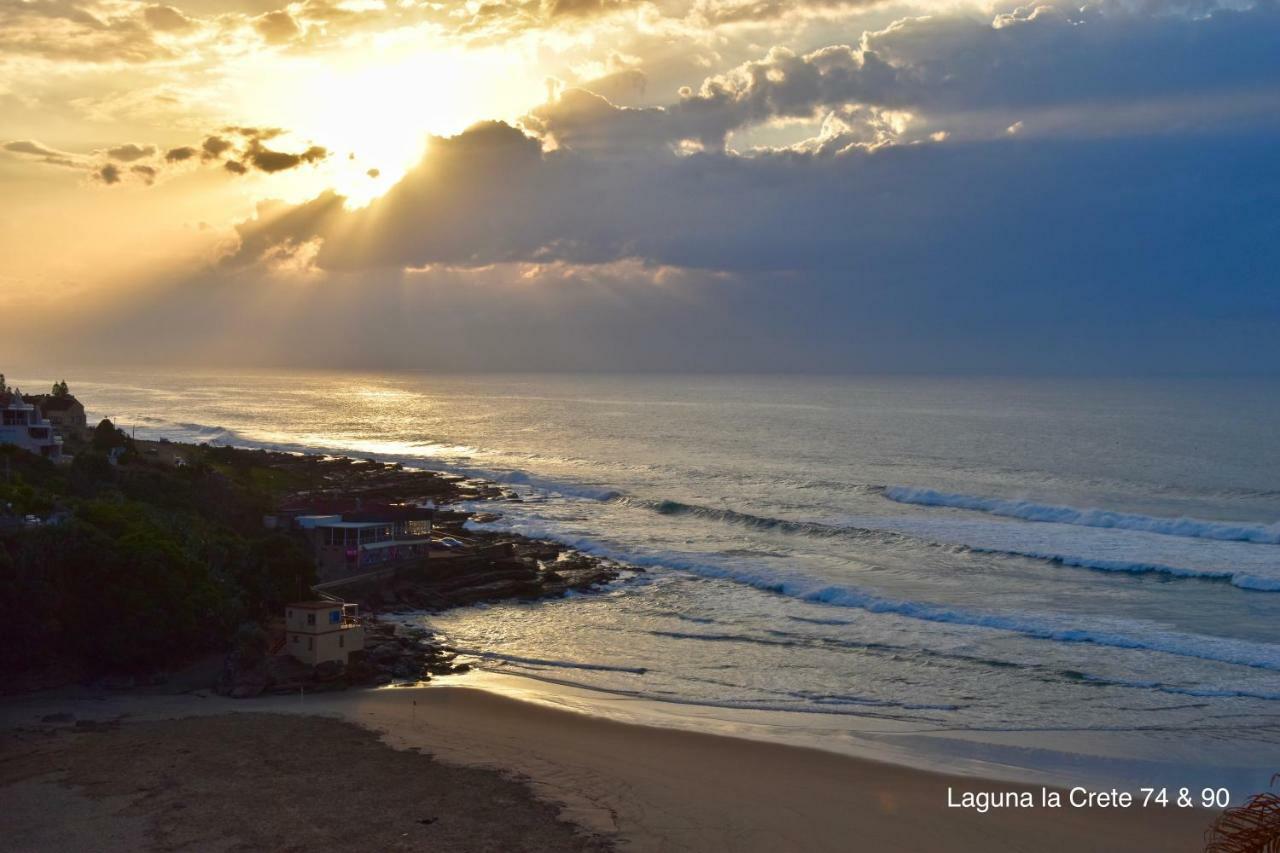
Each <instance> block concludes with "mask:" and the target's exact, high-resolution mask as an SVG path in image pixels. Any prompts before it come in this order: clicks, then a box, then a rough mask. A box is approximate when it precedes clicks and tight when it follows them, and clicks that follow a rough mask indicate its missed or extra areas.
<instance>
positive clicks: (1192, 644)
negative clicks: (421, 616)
mask: <svg viewBox="0 0 1280 853" xmlns="http://www.w3.org/2000/svg"><path fill="white" fill-rule="evenodd" d="M466 526H467V527H468V528H472V529H488V530H494V529H497V530H506V531H508V532H512V533H520V534H522V535H525V536H529V537H532V538H535V539H552V540H556V541H559V542H561V543H562V544H565V545H568V546H569V547H571V548H575V549H576V550H578V551H581V552H583V553H586V554H592V555H595V556H598V557H602V558H605V559H609V560H614V561H617V562H621V563H629V564H631V565H636V566H642V567H645V568H659V569H674V570H677V571H683V572H687V573H689V574H693V575H697V576H700V577H704V578H711V579H720V580H726V581H730V582H733V583H739V584H744V585H746V586H750V587H754V588H755V589H758V590H762V591H764V592H771V593H775V594H777V595H782V596H786V597H788V598H795V599H797V600H800V601H805V602H809V603H812V604H826V605H830V606H833V607H846V608H852V609H857V610H863V611H866V612H869V613H886V614H892V615H896V616H902V617H905V618H908V619H916V620H920V621H924V622H938V623H946V624H952V625H966V626H970V627H974V628H986V629H991V630H995V631H1007V632H1010V633H1014V634H1021V635H1023V636H1026V637H1030V638H1033V639H1038V640H1046V641H1051V642H1057V643H1079V644H1086V645H1096V646H1106V647H1109V648H1116V649H1129V650H1135V651H1149V652H1158V653H1161V654H1167V655H1173V656H1176V657H1184V658H1195V659H1199V660H1208V661H1217V662H1219V663H1225V664H1233V665H1236V666H1244V667H1251V668H1256V669H1266V670H1273V671H1277V672H1280V646H1277V645H1269V644H1261V643H1253V642H1249V641H1245V640H1232V639H1227V638H1224V637H1213V636H1206V635H1198V634H1183V633H1178V632H1174V631H1168V630H1166V629H1163V628H1160V627H1158V626H1155V625H1149V624H1145V623H1139V622H1134V621H1131V620H1123V619H1114V620H1103V619H1093V620H1089V619H1073V618H1071V617H1065V616H1054V615H1051V614H1037V613H1018V612H1014V613H996V612H987V611H978V610H970V609H967V608H962V607H951V606H946V605H939V604H933V603H929V602H923V601H913V600H909V599H897V598H890V597H887V596H883V595H879V594H877V593H873V592H870V591H868V590H865V589H860V588H858V587H854V586H841V585H823V584H822V583H821V582H818V581H815V580H814V579H812V578H808V577H805V576H804V575H801V574H798V573H793V572H787V571H779V570H774V569H770V568H765V567H759V566H749V565H744V564H741V563H736V562H735V563H734V564H731V565H721V564H716V563H714V562H711V561H710V559H709V557H710V555H697V554H686V553H681V552H675V551H663V552H657V553H648V554H641V553H636V552H631V551H627V550H622V549H618V548H615V547H612V546H610V545H607V544H604V543H602V542H599V541H597V540H594V539H591V538H590V537H586V536H574V535H569V534H566V533H564V532H563V531H561V530H560V529H559V528H558V527H556V526H555V525H551V524H546V523H543V522H539V521H531V520H530V521H512V520H510V519H500V520H498V521H495V522H490V523H487V524H478V523H476V522H474V521H470V522H467V525H466Z"/></svg>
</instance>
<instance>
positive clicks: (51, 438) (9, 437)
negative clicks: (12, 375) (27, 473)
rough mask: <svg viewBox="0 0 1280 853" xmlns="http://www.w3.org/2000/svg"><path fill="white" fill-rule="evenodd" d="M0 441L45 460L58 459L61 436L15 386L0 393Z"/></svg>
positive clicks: (60, 450)
mask: <svg viewBox="0 0 1280 853" xmlns="http://www.w3.org/2000/svg"><path fill="white" fill-rule="evenodd" d="M0 444H11V445H14V446H15V447H21V448H22V449H23V450H26V451H28V452H30V453H34V454H36V455H37V456H43V457H45V458H46V459H53V460H55V461H56V460H58V459H60V458H62V438H61V436H59V435H58V433H57V432H56V430H55V429H54V426H53V424H51V423H49V421H48V420H46V419H45V418H44V417H43V416H42V415H41V414H40V410H39V409H37V408H36V407H35V406H34V405H32V404H31V403H28V402H27V401H26V400H24V399H23V397H22V393H21V392H20V391H18V389H16V388H14V389H13V390H12V391H4V392H0Z"/></svg>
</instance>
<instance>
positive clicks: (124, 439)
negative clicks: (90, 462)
mask: <svg viewBox="0 0 1280 853" xmlns="http://www.w3.org/2000/svg"><path fill="white" fill-rule="evenodd" d="M132 443H133V442H132V441H131V440H130V438H129V435H128V434H127V433H126V432H125V431H124V430H122V429H117V428H116V425H115V424H113V423H112V422H111V421H110V420H109V419H107V418H103V419H102V421H101V422H99V424H98V425H97V426H96V427H94V428H93V447H94V449H95V450H101V451H103V452H106V451H108V450H111V449H112V448H116V447H129V446H130V445H131V444H132Z"/></svg>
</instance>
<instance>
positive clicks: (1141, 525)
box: [884, 486, 1280, 545]
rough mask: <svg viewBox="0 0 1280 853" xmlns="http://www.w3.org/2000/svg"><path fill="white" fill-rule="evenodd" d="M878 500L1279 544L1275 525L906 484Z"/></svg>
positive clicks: (888, 488) (886, 491)
mask: <svg viewBox="0 0 1280 853" xmlns="http://www.w3.org/2000/svg"><path fill="white" fill-rule="evenodd" d="M884 496H885V497H886V498H888V499H889V500H891V501H894V502H896V503H902V504H915V505H917V506H937V507H952V508H954V509H967V510H973V511H975V512H986V513H990V514H991V515H1001V516H1005V517H1006V518H1021V519H1023V520H1024V521H1043V522H1048V523H1051V524H1074V525H1078V526H1081V527H1107V528H1115V529H1119V530H1141V531H1143V532H1146V533H1159V534H1162V535H1164V536H1183V537H1188V538H1192V539H1218V540H1223V541H1228V542H1256V543H1259V544H1263V545H1277V544H1280V522H1278V523H1275V524H1249V523H1239V522H1223V521H1207V520H1204V519H1199V518H1185V517H1184V518H1169V517H1167V516H1166V517H1162V516H1151V515H1138V514H1135V513H1126V512H1112V511H1110V510H1104V509H1093V508H1088V509H1081V508H1078V507H1073V506H1061V505H1058V504H1041V503H1034V502H1032V501H1016V500H1008V499H1006V498H992V497H983V496H981V495H964V494H957V493H953V492H939V491H935V490H933V489H918V488H914V487H911V486H886V487H885V489H884Z"/></svg>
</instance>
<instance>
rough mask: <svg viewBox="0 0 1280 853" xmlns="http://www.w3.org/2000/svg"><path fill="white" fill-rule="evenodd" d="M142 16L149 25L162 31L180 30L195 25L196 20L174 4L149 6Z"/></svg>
mask: <svg viewBox="0 0 1280 853" xmlns="http://www.w3.org/2000/svg"><path fill="white" fill-rule="evenodd" d="M142 16H143V18H144V19H145V20H146V22H147V25H148V26H149V27H151V28H152V29H153V30H160V31H162V32H180V31H183V30H189V29H191V28H192V27H193V26H195V21H193V20H191V19H190V18H188V17H187V16H186V15H184V14H183V13H182V12H181V11H179V10H178V9H175V8H174V7H172V6H159V5H156V6H148V7H147V8H146V9H145V10H144V11H143V13H142Z"/></svg>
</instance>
